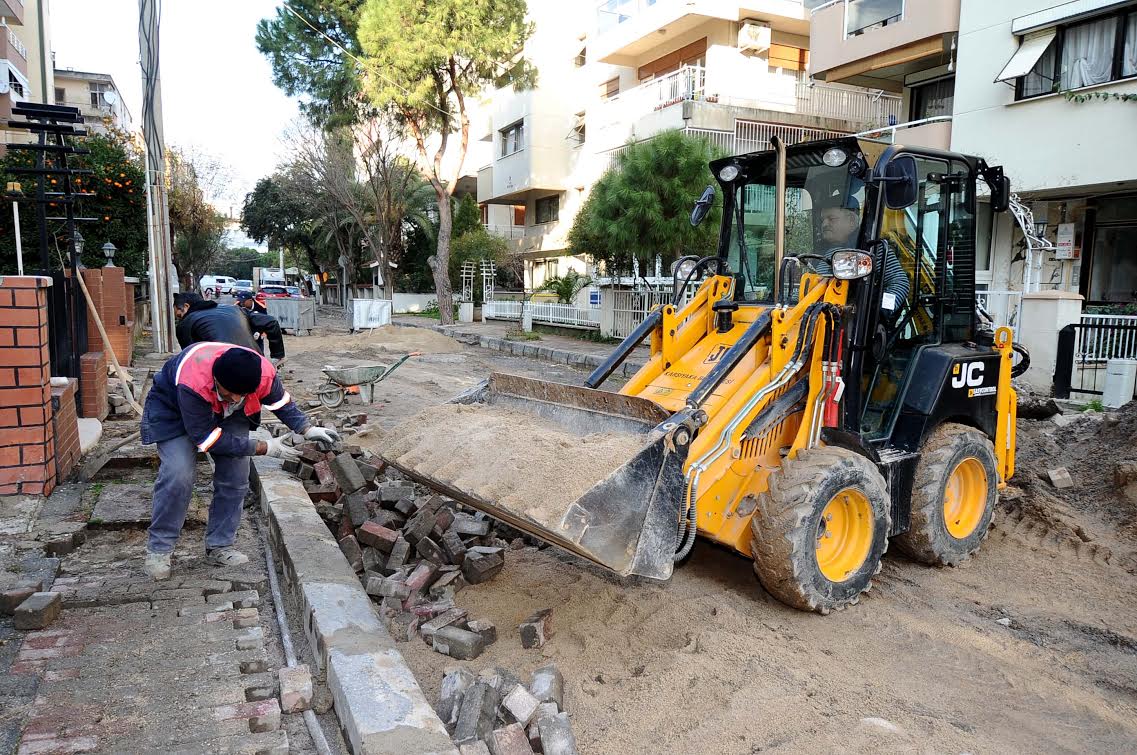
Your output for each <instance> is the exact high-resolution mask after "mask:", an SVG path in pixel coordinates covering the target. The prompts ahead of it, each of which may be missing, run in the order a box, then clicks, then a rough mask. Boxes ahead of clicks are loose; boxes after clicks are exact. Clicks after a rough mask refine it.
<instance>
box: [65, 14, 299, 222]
mask: <svg viewBox="0 0 1137 755" xmlns="http://www.w3.org/2000/svg"><path fill="white" fill-rule="evenodd" d="M276 5H277V0H165V2H164V3H163V4H162V21H161V24H162V28H161V66H162V68H161V73H162V107H163V111H164V114H165V126H166V143H167V145H178V146H181V147H186V148H197V149H199V150H202V151H204V152H208V153H212V154H214V155H217V156H218V157H219V158H221V159H222V160H223V161H224V162H225V163H226V164H227V165H228V166H229V167H230V168H231V170H232V171H233V175H234V180H233V182H232V187H231V189H230V191H229V194H230V195H231V198H232V201H233V202H235V203H239V202H240V199H241V198H243V197H244V195H245V193H246V192H247V191H250V190H251V189H252V187H253V185H254V184H255V183H256V181H257V179H258V178H260V177H261V176H264V175H267V174H269V173H271V172H272V170H273V168H274V167H275V165H276V163H277V162H278V160H279V157H280V155H281V154H282V152H283V149H282V147H281V144H280V140H279V136H280V134H281V132H282V131H283V130H284V129H285V128H286V127H287V126H288V124H289V123H290V122H291V121H292V120H293V119H294V118H295V117H296V116H297V113H298V110H297V105H296V101H295V100H292V99H290V98H288V97H285V96H284V94H283V93H282V92H281V91H280V90H279V89H277V88H276V87H275V86H273V84H272V77H271V69H270V67H269V64H268V61H267V60H266V58H265V57H264V56H262V55H261V54H260V53H259V52H258V51H257V46H256V42H255V40H254V35H255V34H256V26H257V21H259V20H260V19H262V18H266V17H269V16H272V15H274V10H275V8H276ZM51 26H52V29H51V32H52V49H53V50H54V52H55V65H56V68H74V69H76V70H82V71H94V72H98V73H109V74H111V75H112V76H114V79H115V83H116V84H118V86H119V88H120V89H121V91H122V93H123V96H124V97H125V100H126V104H127V107H129V108H130V114H131V116H132V118H133V119H134V123H135V125H136V126H137V125H138V124H140V123H141V121H142V105H141V102H142V95H141V92H142V79H141V75H142V74H141V72H140V69H139V67H138V0H97V1H96V0H51ZM218 209H219V210H221V211H223V212H225V211H227V210H228V207H218ZM238 209H239V208H238Z"/></svg>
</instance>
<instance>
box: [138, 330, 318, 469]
mask: <svg viewBox="0 0 1137 755" xmlns="http://www.w3.org/2000/svg"><path fill="white" fill-rule="evenodd" d="M242 348H245V347H243V346H234V345H233V344H229V343H216V342H212V341H203V342H201V343H195V344H193V345H192V346H190V347H189V348H186V349H183V350H182V352H181V353H180V354H178V355H177V356H175V357H173V358H171V359H170V360H168V361H167V362H166V364H165V365H163V366H162V369H161V370H160V371H159V372H158V374H157V375H155V377H154V386H153V388H151V389H150V395H149V396H147V398H146V408H145V410H144V411H143V413H142V442H143V443H161V442H163V441H167V440H172V439H173V438H177V437H179V436H181V435H188V436H189V437H190V440H192V441H193V442H194V443H195V444H196V445H197V448H198V450H199V451H202V452H205V451H208V452H209V453H211V454H215V455H217V456H252V455H254V454H255V453H256V441H255V440H252V439H250V438H248V437H246V436H244V435H235V434H233V433H230V432H224V431H222V429H221V423H222V420H224V419H225V418H226V417H225V403H224V401H223V400H222V399H221V397H220V396H219V395H218V394H217V388H216V386H215V385H214V381H213V363H214V362H216V361H217V358H218V357H219V356H221V355H222V354H224V353H225V352H226V351H228V350H229V349H242ZM246 351H252V352H253V353H254V354H257V352H256V351H254V350H252V349H246ZM257 357H258V358H260V360H261V382H260V385H258V386H257V389H256V390H255V391H254V392H253V393H250V394H249V395H248V396H246V397H245V401H244V404H242V405H241V406H240V407H238V408H237V410H236V411H239V412H244V414H245V417H246V418H247V419H248V420H249V424H250V425H251V426H252V427H254V428H255V427H257V426H259V425H260V421H261V409H262V408H264V409H268V410H269V411H271V412H272V413H273V414H275V415H276V416H277V418H278V419H280V421H281V422H283V423H284V424H286V425H288V427H289V429H291V430H292V431H293V432H296V433H303V432H304V431H305V430H307V429H308V428H309V427H310V423H309V422H308V418H307V417H306V416H305V415H304V412H302V411H300V409H298V408H297V406H296V404H295V403H293V401H292V397H291V396H289V395H288V391H286V390H284V386H283V385H282V384H281V382H280V378H279V377H278V376H277V374H276V368H274V367H273V366H272V362H270V361H268V360H267V359H265V358H264V357H263V356H261V355H260V354H257Z"/></svg>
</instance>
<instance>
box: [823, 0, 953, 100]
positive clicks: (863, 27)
mask: <svg viewBox="0 0 1137 755" xmlns="http://www.w3.org/2000/svg"><path fill="white" fill-rule="evenodd" d="M959 5H960V0H903V2H901V0H881V1H878V2H866V0H834V2H831V3H829V4H827V5H822V6H820V7H818V8H817V9H815V10H814V11H813V14H812V16H811V22H810V28H809V48H810V51H811V59H810V67H811V69H812V71H813V76H814V78H816V79H819V80H822V81H827V82H838V83H842V84H855V85H857V86H866V87H875V88H879V89H885V90H888V91H893V92H899V91H900V90H901V89H902V88H903V82H904V76H905V75H906V74H909V73H912V72H915V71H921V70H924V69H927V68H931V67H934V66H936V65H939V64H941V63H946V62H947V58H948V53H949V51H950V47H951V35H952V34H954V33H955V32H957V31H959Z"/></svg>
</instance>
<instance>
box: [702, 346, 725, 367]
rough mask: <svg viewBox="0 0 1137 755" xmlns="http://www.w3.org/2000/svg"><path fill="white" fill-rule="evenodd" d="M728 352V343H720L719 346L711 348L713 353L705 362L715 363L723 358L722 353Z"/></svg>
mask: <svg viewBox="0 0 1137 755" xmlns="http://www.w3.org/2000/svg"><path fill="white" fill-rule="evenodd" d="M725 353H726V344H724V343H720V344H719V345H718V346H716V347H714V348H713V349H711V353H710V354H708V355H707V358H706V359H704V360H703V364H714V363H715V362H717V361H718V360H720V359H722V355H723V354H725Z"/></svg>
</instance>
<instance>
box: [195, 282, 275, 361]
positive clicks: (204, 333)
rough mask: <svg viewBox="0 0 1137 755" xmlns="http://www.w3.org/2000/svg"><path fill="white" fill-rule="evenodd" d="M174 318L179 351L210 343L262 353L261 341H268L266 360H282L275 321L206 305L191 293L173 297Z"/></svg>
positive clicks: (228, 307) (236, 308) (238, 309)
mask: <svg viewBox="0 0 1137 755" xmlns="http://www.w3.org/2000/svg"><path fill="white" fill-rule="evenodd" d="M174 317H175V318H177V320H178V328H177V335H178V345H180V346H181V347H182V348H183V349H184V348H186V347H187V346H189V345H190V344H194V343H201V342H203V341H214V342H221V343H231V344H235V345H237V346H245V347H247V348H250V349H257V350H258V351H260V352H261V353H262V354H263V353H264V343H263V340H261V341H260V342H258V339H257V338H256V337H255V335H254V334H260V335H262V336H267V337H268V346H269V356H270V357H272V358H273V359H274V360H276V361H278V362H279V361H280V360H281V359H284V336H283V334H282V333H281V331H280V323H278V322H277V321H276V318H275V317H272V316H270V315H267V314H264V313H261V312H253V311H250V310H248V309H245V308H244V307H239V306H234V305H232V304H218V303H217V302H215V301H206V300H205V299H202V298H201V297H200V296H198V295H197V294H195V293H192V292H190V293H184V294H176V295H175V296H174Z"/></svg>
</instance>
